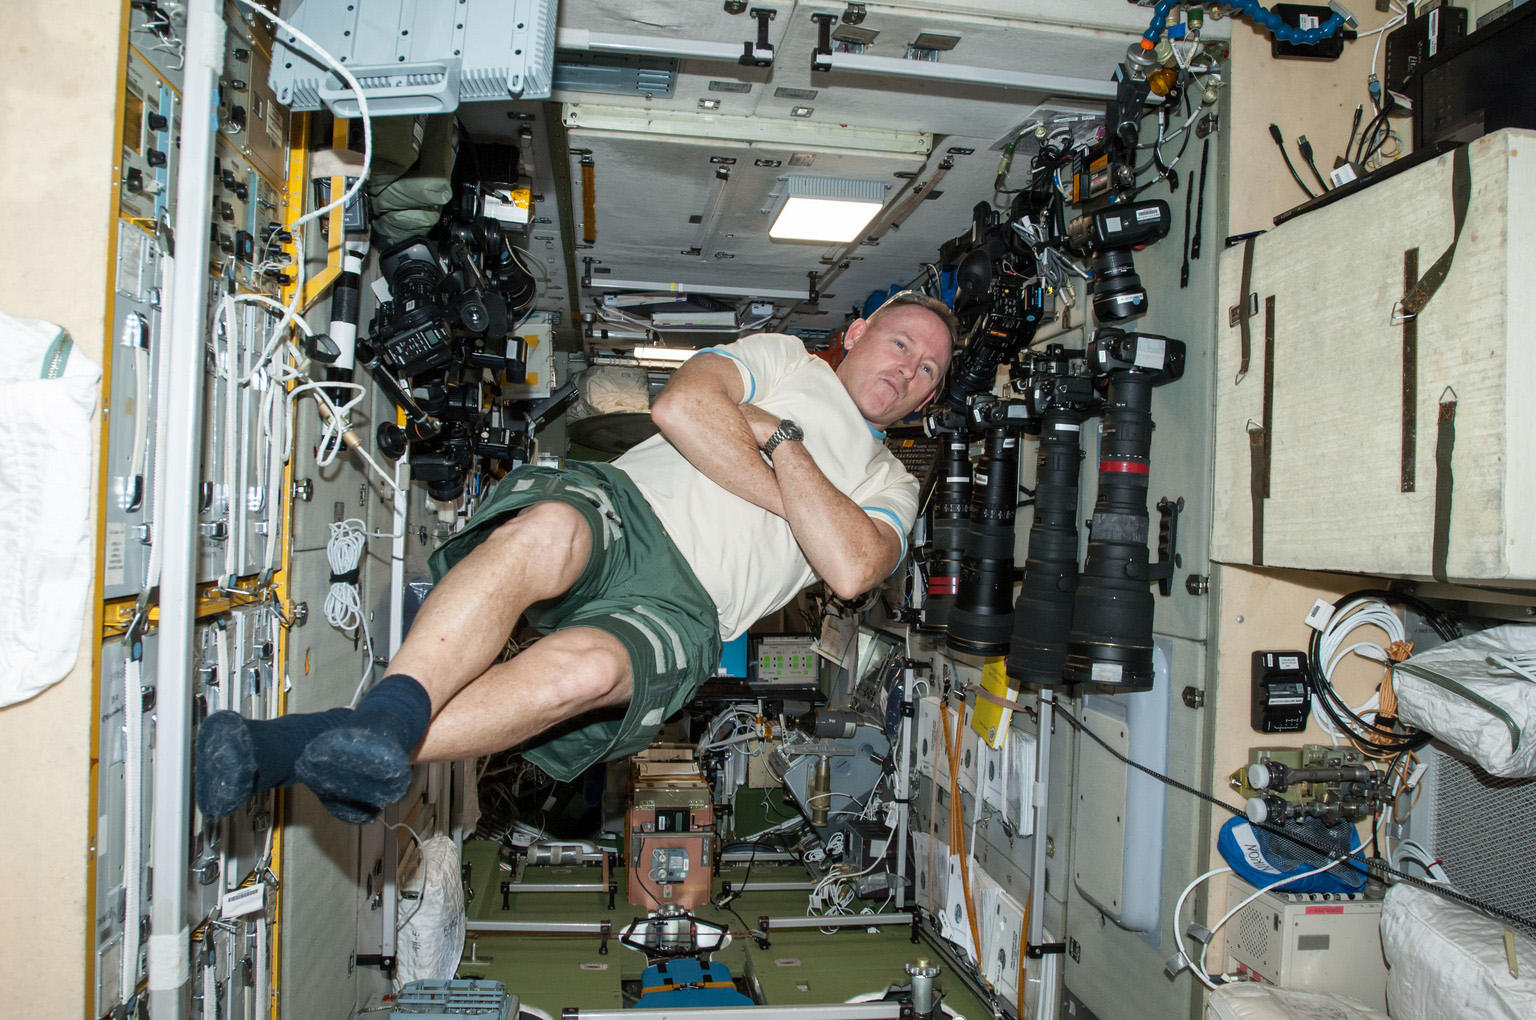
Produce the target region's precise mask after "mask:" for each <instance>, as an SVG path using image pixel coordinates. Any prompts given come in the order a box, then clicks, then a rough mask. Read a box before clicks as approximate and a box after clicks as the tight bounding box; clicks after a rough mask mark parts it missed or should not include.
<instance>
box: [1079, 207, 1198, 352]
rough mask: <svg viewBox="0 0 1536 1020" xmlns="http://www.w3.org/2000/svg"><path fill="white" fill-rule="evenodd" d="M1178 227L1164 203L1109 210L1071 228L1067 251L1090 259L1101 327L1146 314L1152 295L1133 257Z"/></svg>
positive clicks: (1083, 218)
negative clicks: (1138, 273) (1171, 229)
mask: <svg viewBox="0 0 1536 1020" xmlns="http://www.w3.org/2000/svg"><path fill="white" fill-rule="evenodd" d="M1172 224H1173V216H1172V213H1170V212H1169V210H1168V203H1167V202H1164V201H1163V200H1162V199H1160V198H1158V199H1152V200H1151V201H1147V202H1130V203H1122V204H1117V205H1111V206H1106V207H1105V208H1103V209H1100V210H1099V211H1098V212H1095V213H1089V214H1088V215H1086V216H1079V217H1078V218H1077V219H1075V220H1073V221H1072V222H1071V223H1069V224H1067V250H1068V251H1070V252H1072V253H1073V254H1074V255H1078V256H1081V257H1084V258H1088V259H1090V260H1091V262H1090V266H1089V268H1090V270H1091V271H1092V274H1093V286H1092V292H1093V312H1094V314H1095V315H1096V316H1097V317H1098V319H1099V321H1101V322H1122V321H1124V320H1126V319H1133V318H1135V317H1136V316H1138V315H1144V314H1146V311H1147V307H1148V305H1147V291H1146V288H1144V287H1143V286H1142V285H1141V278H1140V277H1139V276H1137V275H1136V266H1135V263H1134V262H1133V261H1132V258H1131V252H1132V251H1133V250H1134V249H1136V248H1144V247H1146V246H1147V245H1149V244H1152V243H1153V242H1155V241H1159V240H1161V239H1162V238H1164V237H1166V236H1168V230H1169V228H1170V227H1171V226H1172Z"/></svg>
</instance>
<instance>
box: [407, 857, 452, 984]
mask: <svg viewBox="0 0 1536 1020" xmlns="http://www.w3.org/2000/svg"><path fill="white" fill-rule="evenodd" d="M462 883H463V878H462V877H461V875H460V873H459V848H458V845H457V844H456V843H454V841H453V840H452V839H450V838H449V837H447V836H442V835H439V836H433V837H431V838H430V839H428V840H427V841H426V843H424V844H423V845H422V848H421V856H420V857H419V858H418V863H417V866H416V869H415V870H414V871H413V872H412V873H411V875H410V877H409V878H408V879H405V880H403V881H402V882H401V883H400V888H401V889H402V890H405V891H416V892H418V893H420V897H419V898H418V899H416V900H415V901H414V902H413V901H411V900H408V899H405V898H403V897H402V898H401V901H400V912H401V914H402V915H403V916H404V917H405V923H404V924H402V925H401V926H400V937H399V940H398V943H397V948H396V957H395V988H396V989H397V990H398V989H400V988H403V987H404V986H405V985H407V984H409V983H410V982H412V981H424V980H432V979H436V980H442V981H446V980H448V979H449V978H451V977H453V975H454V972H455V971H456V970H458V967H459V958H460V957H462V956H463V955H464V933H465V924H466V917H465V914H464V886H463V884H462Z"/></svg>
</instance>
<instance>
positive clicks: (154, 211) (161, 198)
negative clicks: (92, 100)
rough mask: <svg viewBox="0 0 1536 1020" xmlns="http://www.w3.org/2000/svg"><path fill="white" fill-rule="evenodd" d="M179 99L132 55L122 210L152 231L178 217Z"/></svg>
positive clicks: (120, 171)
mask: <svg viewBox="0 0 1536 1020" xmlns="http://www.w3.org/2000/svg"><path fill="white" fill-rule="evenodd" d="M180 135H181V98H180V96H179V94H178V93H177V91H176V89H175V88H174V87H173V86H172V85H171V84H170V83H168V82H167V81H166V80H165V79H164V78H162V77H161V76H160V73H159V72H158V71H157V70H156V69H155V68H154V67H152V66H151V65H150V63H149V62H148V61H147V60H145V59H144V57H143V55H142V54H140V53H139V52H138V51H136V50H132V49H130V50H129V51H128V69H127V79H126V81H125V83H124V93H123V148H122V152H121V153H120V154H119V158H120V162H119V163H118V180H119V182H120V183H121V185H122V187H121V191H120V193H119V198H118V206H119V209H120V210H121V212H122V215H123V216H124V217H125V218H127V219H129V220H131V221H133V222H135V223H138V224H139V225H141V226H143V227H145V228H146V229H148V230H149V231H150V232H151V233H160V232H162V231H166V230H168V228H169V227H170V224H171V222H172V218H173V217H174V216H175V213H176V202H175V189H174V187H173V182H174V181H175V180H176V169H177V164H178V163H179V157H180V154H181V145H180V142H179V141H178V139H179V138H180Z"/></svg>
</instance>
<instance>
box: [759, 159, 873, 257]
mask: <svg viewBox="0 0 1536 1020" xmlns="http://www.w3.org/2000/svg"><path fill="white" fill-rule="evenodd" d="M781 198H782V201H781V203H780V205H779V210H778V213H777V215H776V216H775V218H774V221H773V226H771V227H769V228H768V236H769V237H770V238H772V239H773V240H775V241H819V242H822V243H829V244H847V243H848V242H849V241H853V240H855V239H857V238H858V236H859V235H860V234H861V233H863V231H864V228H865V227H867V226H869V223H870V221H871V220H873V219H874V218H875V216H876V214H878V213H879V212H880V209H881V207H882V206H883V205H884V204H885V185H884V183H882V182H880V181H867V180H845V179H839V178H836V177H812V176H809V175H807V174H790V175H789V177H788V178H786V179H785V182H784V192H783V195H782V196H781Z"/></svg>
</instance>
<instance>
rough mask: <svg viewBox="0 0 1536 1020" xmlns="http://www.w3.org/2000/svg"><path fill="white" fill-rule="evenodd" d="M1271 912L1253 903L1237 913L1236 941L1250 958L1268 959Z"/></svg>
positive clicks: (1271, 926)
mask: <svg viewBox="0 0 1536 1020" xmlns="http://www.w3.org/2000/svg"><path fill="white" fill-rule="evenodd" d="M1273 917H1274V915H1273V914H1271V913H1269V912H1267V911H1263V910H1259V909H1257V908H1256V907H1255V906H1254V905H1249V907H1248V908H1247V909H1246V910H1244V911H1243V912H1242V913H1240V914H1238V915H1237V943H1238V945H1239V946H1240V947H1241V951H1242V952H1244V953H1246V954H1247V955H1248V958H1249V959H1250V960H1268V959H1269V938H1270V931H1271V929H1272V928H1273V925H1272V924H1271V923H1270V922H1271V919H1272V918H1273Z"/></svg>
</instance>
